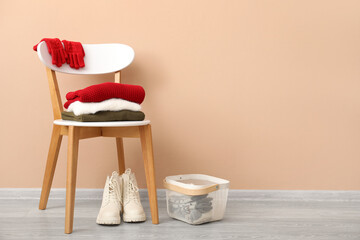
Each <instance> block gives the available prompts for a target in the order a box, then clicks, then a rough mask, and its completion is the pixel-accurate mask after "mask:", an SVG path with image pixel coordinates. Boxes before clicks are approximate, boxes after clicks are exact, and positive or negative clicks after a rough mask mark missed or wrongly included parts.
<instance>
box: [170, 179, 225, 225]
mask: <svg viewBox="0 0 360 240" xmlns="http://www.w3.org/2000/svg"><path fill="white" fill-rule="evenodd" d="M164 187H165V188H166V203H167V211H168V214H169V216H170V217H172V218H175V219H178V220H181V221H184V222H186V223H189V224H202V223H206V222H212V221H217V220H221V219H222V218H223V217H224V214H225V208H226V202H227V197H228V191H229V181H228V180H224V179H221V178H216V177H212V176H208V175H203V174H185V175H176V176H168V177H166V178H165V179H164Z"/></svg>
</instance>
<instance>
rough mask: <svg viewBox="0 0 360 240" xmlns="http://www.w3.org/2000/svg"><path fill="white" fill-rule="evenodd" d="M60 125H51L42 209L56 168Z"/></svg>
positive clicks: (60, 136) (41, 197)
mask: <svg viewBox="0 0 360 240" xmlns="http://www.w3.org/2000/svg"><path fill="white" fill-rule="evenodd" d="M60 129H61V127H60V126H58V125H54V126H53V130H52V135H51V141H50V147H49V152H48V156H47V161H46V168H45V174H44V179H43V185H42V190H41V196H40V202H39V209H41V210H44V209H45V208H46V205H47V202H48V199H49V194H50V189H51V185H52V181H53V178H54V172H55V168H56V163H57V159H58V156H59V150H60V146H61V140H62V135H60Z"/></svg>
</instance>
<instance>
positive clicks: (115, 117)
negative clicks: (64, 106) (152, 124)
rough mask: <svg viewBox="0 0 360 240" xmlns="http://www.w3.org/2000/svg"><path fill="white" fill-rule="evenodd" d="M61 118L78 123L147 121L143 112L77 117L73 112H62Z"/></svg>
mask: <svg viewBox="0 0 360 240" xmlns="http://www.w3.org/2000/svg"><path fill="white" fill-rule="evenodd" d="M61 118H62V119H63V120H70V121H78V122H109V121H142V120H144V119H145V114H144V113H143V112H141V111H130V110H121V111H116V112H114V111H100V112H97V113H95V114H81V115H79V116H76V115H75V114H74V113H73V112H62V113H61Z"/></svg>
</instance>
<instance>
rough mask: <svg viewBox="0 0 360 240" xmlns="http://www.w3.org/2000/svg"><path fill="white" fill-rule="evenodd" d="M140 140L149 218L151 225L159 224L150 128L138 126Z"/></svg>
mask: <svg viewBox="0 0 360 240" xmlns="http://www.w3.org/2000/svg"><path fill="white" fill-rule="evenodd" d="M139 130H140V139H141V147H142V152H143V159H144V167H145V174H146V184H147V188H148V194H149V202H150V210H151V218H152V223H153V224H159V214H158V204H157V196H156V185H155V169H154V154H153V146H152V135H151V126H150V124H149V125H145V126H140V127H139Z"/></svg>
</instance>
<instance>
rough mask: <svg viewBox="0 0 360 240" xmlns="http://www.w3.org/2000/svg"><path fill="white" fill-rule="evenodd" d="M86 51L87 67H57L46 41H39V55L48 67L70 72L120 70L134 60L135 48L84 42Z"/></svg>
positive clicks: (93, 72)
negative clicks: (53, 62)
mask: <svg viewBox="0 0 360 240" xmlns="http://www.w3.org/2000/svg"><path fill="white" fill-rule="evenodd" d="M83 48H84V51H85V57H84V62H85V67H83V68H80V69H74V68H70V66H69V64H66V63H65V64H63V65H62V66H61V67H57V66H56V65H53V64H52V61H51V55H50V54H49V52H48V49H47V46H46V43H45V42H41V43H39V45H38V47H37V53H38V56H39V58H40V60H41V62H42V63H43V64H45V65H46V66H47V67H48V68H50V69H52V70H54V71H56V72H62V73H69V74H104V73H112V72H117V71H120V70H121V69H124V68H126V67H127V66H129V65H130V63H131V62H132V61H133V59H134V56H135V53H134V50H133V49H132V48H131V47H130V46H127V45H125V44H119V43H109V44H83Z"/></svg>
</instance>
